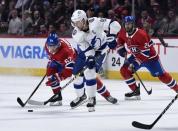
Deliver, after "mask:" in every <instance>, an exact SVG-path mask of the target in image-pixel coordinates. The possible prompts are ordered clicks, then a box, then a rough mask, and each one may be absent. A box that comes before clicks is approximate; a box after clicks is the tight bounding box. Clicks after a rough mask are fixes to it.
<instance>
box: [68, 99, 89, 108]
mask: <svg viewBox="0 0 178 131" xmlns="http://www.w3.org/2000/svg"><path fill="white" fill-rule="evenodd" d="M85 102H87V100H84V101H82V102H81V103H80V104H78V105H77V106H74V107H71V109H75V108H77V107H79V106H81V105H83V104H84V103H85Z"/></svg>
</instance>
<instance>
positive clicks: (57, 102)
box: [49, 92, 62, 106]
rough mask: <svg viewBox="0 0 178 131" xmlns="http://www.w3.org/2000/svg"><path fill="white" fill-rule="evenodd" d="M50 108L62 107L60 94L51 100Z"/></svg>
mask: <svg viewBox="0 0 178 131" xmlns="http://www.w3.org/2000/svg"><path fill="white" fill-rule="evenodd" d="M49 105H50V106H62V95H61V92H60V93H59V94H58V95H56V97H54V99H53V100H51V102H50V104H49Z"/></svg>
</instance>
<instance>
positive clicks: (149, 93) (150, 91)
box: [133, 69, 152, 95]
mask: <svg viewBox="0 0 178 131" xmlns="http://www.w3.org/2000/svg"><path fill="white" fill-rule="evenodd" d="M133 71H134V73H135V75H136V76H137V78H138V79H139V81H140V83H141V84H142V86H143V88H144V89H145V91H146V92H147V93H148V95H151V93H152V88H151V90H149V91H148V90H147V89H146V87H145V85H144V84H143V81H142V80H141V78H140V76H139V75H138V73H137V72H136V71H135V70H134V69H133Z"/></svg>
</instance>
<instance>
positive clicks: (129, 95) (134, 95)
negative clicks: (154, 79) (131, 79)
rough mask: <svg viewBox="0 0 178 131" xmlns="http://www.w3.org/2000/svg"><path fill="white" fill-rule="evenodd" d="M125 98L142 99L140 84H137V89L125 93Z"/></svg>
mask: <svg viewBox="0 0 178 131" xmlns="http://www.w3.org/2000/svg"><path fill="white" fill-rule="evenodd" d="M125 100H141V97H140V84H139V85H138V86H137V88H136V89H135V91H132V92H129V93H126V94H125Z"/></svg>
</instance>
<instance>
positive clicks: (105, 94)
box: [96, 77, 110, 97]
mask: <svg viewBox="0 0 178 131" xmlns="http://www.w3.org/2000/svg"><path fill="white" fill-rule="evenodd" d="M96 82H97V92H98V93H99V94H100V95H102V96H103V97H108V96H110V92H109V91H108V90H107V89H106V87H105V85H103V83H102V81H101V80H100V79H99V78H98V77H97V78H96Z"/></svg>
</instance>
